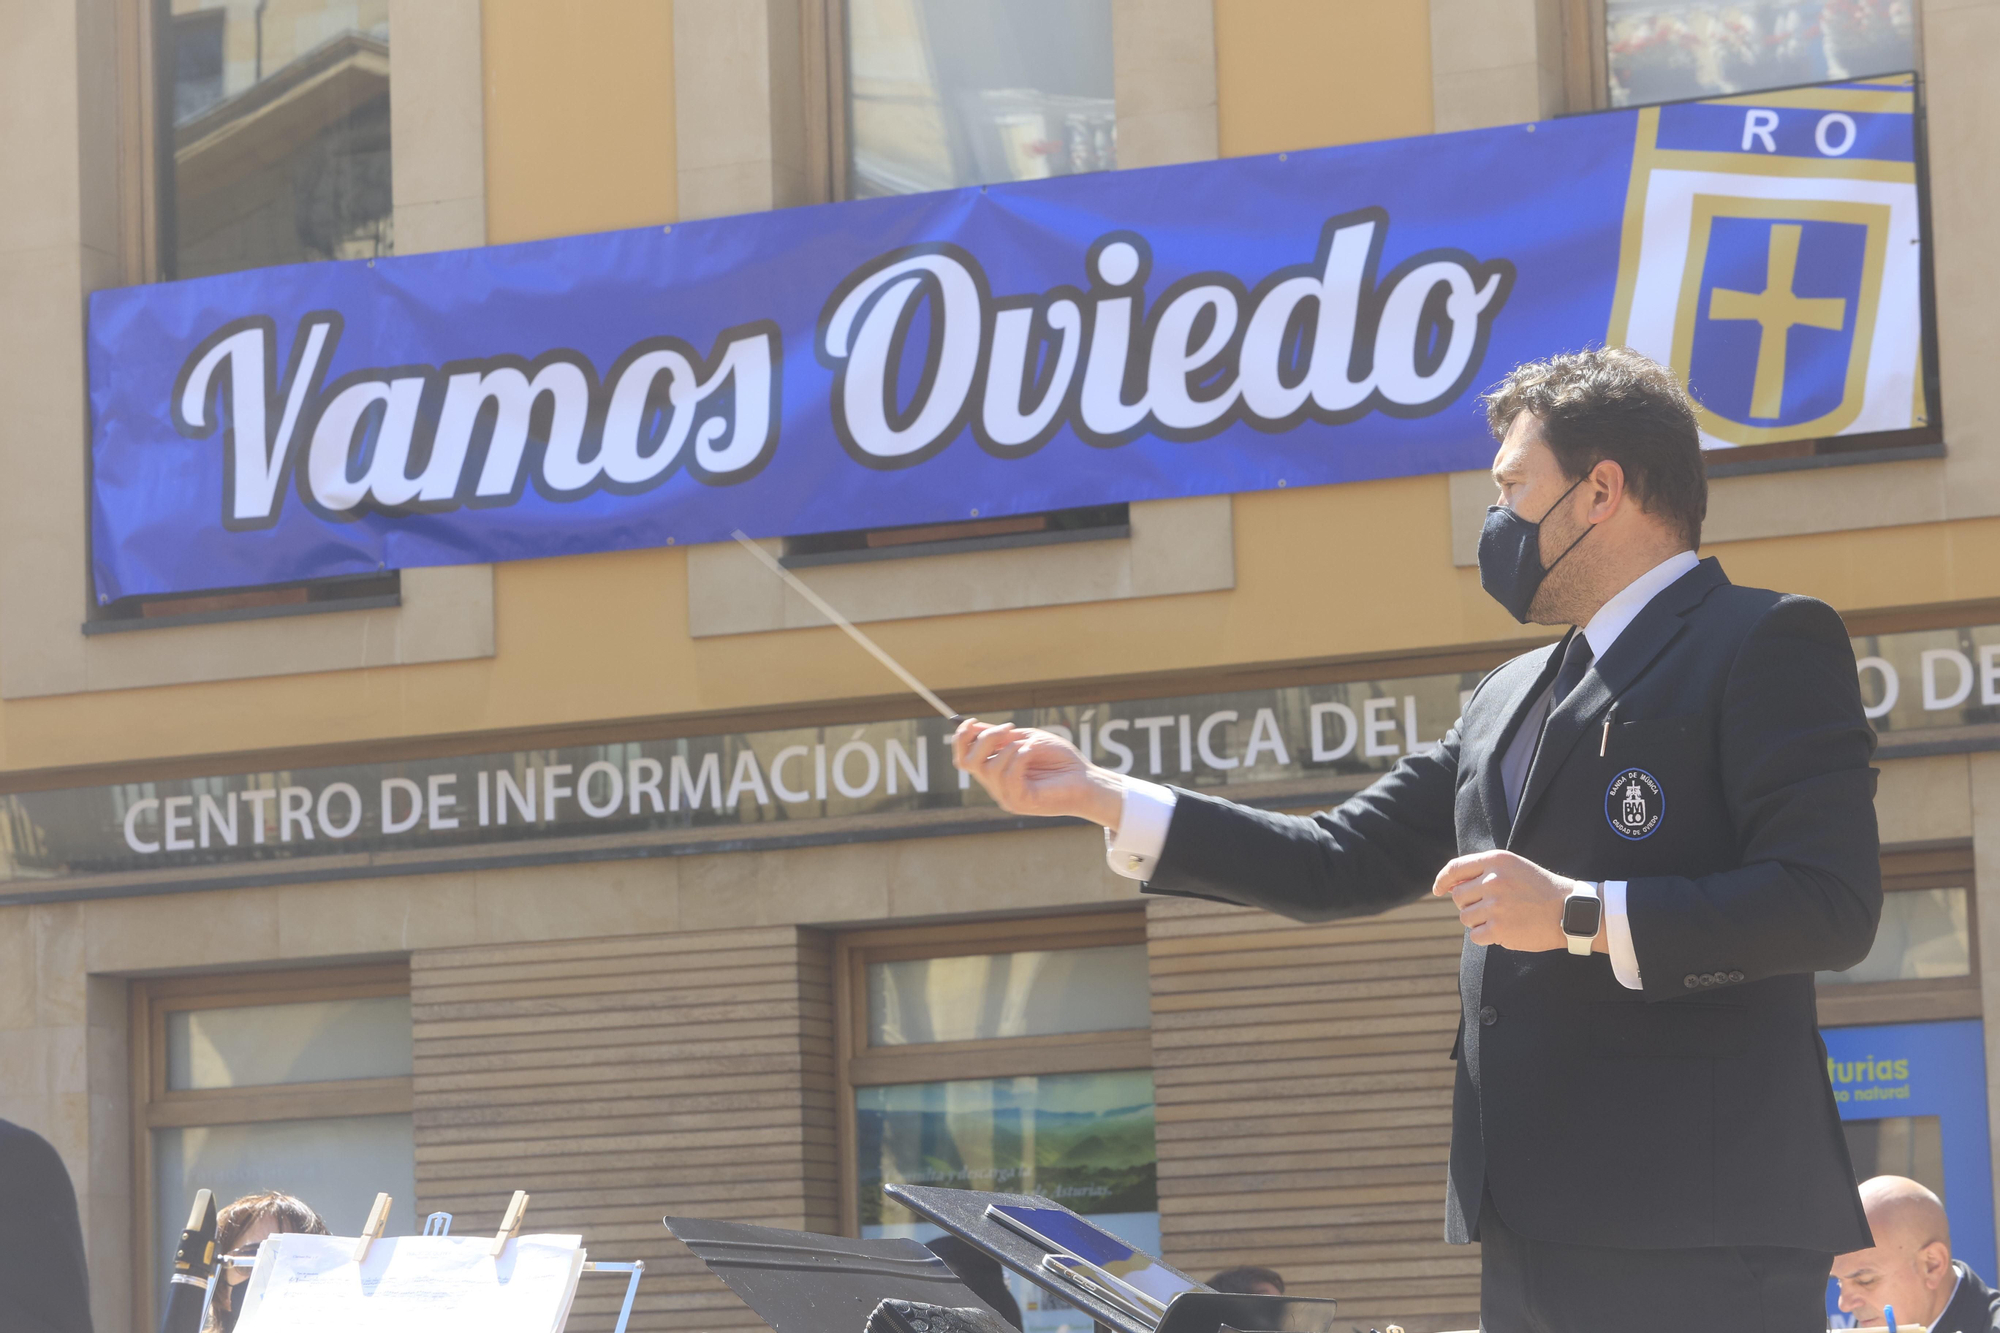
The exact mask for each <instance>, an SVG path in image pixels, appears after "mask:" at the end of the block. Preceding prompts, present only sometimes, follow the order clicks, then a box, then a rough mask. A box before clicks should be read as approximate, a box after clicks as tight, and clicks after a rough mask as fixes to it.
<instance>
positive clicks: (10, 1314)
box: [0, 1120, 90, 1333]
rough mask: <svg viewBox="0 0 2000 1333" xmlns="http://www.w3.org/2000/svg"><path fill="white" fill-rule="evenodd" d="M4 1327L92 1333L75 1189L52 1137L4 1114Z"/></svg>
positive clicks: (0, 1125)
mask: <svg viewBox="0 0 2000 1333" xmlns="http://www.w3.org/2000/svg"><path fill="white" fill-rule="evenodd" d="M0 1329H4V1330H6V1333H90V1279H89V1277H88V1276H87V1275H86V1273H85V1271H84V1262H83V1228H82V1227H81V1226H80V1225H79V1224H78V1222H77V1215H76V1190H75V1189H74V1188H73V1187H72V1186H71V1185H70V1183H69V1171H68V1170H67V1169H66V1168H65V1167H64V1166H63V1164H62V1158H60V1157H58V1156H57V1155H56V1150H55V1149H54V1148H52V1147H50V1146H49V1141H48V1140H47V1139H45V1138H43V1137H42V1136H41V1135H39V1134H37V1133H35V1132H34V1131H33V1130H31V1129H23V1128H21V1126H19V1125H15V1124H10V1123H9V1122H7V1121H5V1120H0Z"/></svg>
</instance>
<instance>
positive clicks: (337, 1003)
mask: <svg viewBox="0 0 2000 1333" xmlns="http://www.w3.org/2000/svg"><path fill="white" fill-rule="evenodd" d="M411 1031H412V1029H411V1026H410V997H409V996H407V995H382V996H377V997H374V998H371V999H362V1000H313V1001H307V1002H304V1003H301V1004H256V1005H243V1006H240V1007H234V1008H228V1009H176V1010H169V1011H168V1013H167V1016H166V1037H167V1090H168V1091H169V1092H183V1091H197V1090H200V1089H204V1088H246V1087H257V1086H268V1085H274V1084H284V1083H327V1082H334V1081H337V1080H343V1079H353V1078H398V1077H404V1076H407V1075H408V1074H409V1073H410V1071H411V1068H412V1065H413V1053H412V1049H411Z"/></svg>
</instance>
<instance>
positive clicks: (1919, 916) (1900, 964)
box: [1817, 889, 1972, 986]
mask: <svg viewBox="0 0 2000 1333" xmlns="http://www.w3.org/2000/svg"><path fill="white" fill-rule="evenodd" d="M1971 974H1972V933H1971V930H1970V928H1969V924H1968V919H1967V915H1966V892H1965V890H1964V889H1901V890H1898V891H1896V892H1893V893H1885V894H1883V895H1882V924H1881V925H1880V926H1879V927H1878V928H1877V929H1876V931H1875V947H1874V948H1872V949H1870V950H1869V951H1868V956H1867V957H1866V958H1864V959H1862V960H1861V961H1860V962H1859V963H1856V964H1855V965H1854V966H1853V967H1850V968H1848V969H1847V970H1846V971H1845V972H1821V973H1819V974H1818V978H1817V980H1818V982H1819V984H1820V985H1822V986H1837V985H1850V984H1853V983H1856V982H1864V981H1932V980H1937V979H1939V978H1944V977H1964V976H1970V975H1971Z"/></svg>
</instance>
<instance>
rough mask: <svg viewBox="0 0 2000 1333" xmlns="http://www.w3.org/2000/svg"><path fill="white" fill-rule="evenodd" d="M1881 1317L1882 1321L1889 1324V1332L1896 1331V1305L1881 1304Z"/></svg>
mask: <svg viewBox="0 0 2000 1333" xmlns="http://www.w3.org/2000/svg"><path fill="white" fill-rule="evenodd" d="M1882 1319H1883V1322H1884V1323H1886V1324H1888V1325H1889V1333H1896V1307H1895V1306H1893V1305H1885V1306H1883V1307H1882Z"/></svg>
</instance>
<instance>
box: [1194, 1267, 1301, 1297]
mask: <svg viewBox="0 0 2000 1333" xmlns="http://www.w3.org/2000/svg"><path fill="white" fill-rule="evenodd" d="M1208 1285H1209V1286H1211V1287H1213V1288H1215V1290H1217V1291H1229V1292H1234V1293H1236V1294H1237V1295H1239V1296H1254V1295H1256V1294H1257V1288H1259V1287H1273V1288H1276V1290H1277V1292H1278V1294H1279V1295H1280V1296H1282V1295H1284V1294H1285V1279H1283V1278H1281V1277H1279V1276H1278V1274H1277V1271H1276V1270H1275V1269H1270V1268H1253V1267H1251V1266H1249V1265H1247V1264H1246V1265H1245V1266H1243V1267H1242V1268H1225V1269H1223V1270H1222V1271H1221V1272H1220V1273H1217V1274H1216V1275H1215V1276H1214V1277H1212V1278H1210V1279H1209V1280H1208Z"/></svg>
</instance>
